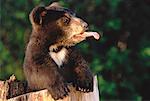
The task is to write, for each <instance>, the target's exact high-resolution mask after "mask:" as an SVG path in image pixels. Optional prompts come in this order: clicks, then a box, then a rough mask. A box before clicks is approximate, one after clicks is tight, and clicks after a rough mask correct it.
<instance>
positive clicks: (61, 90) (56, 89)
mask: <svg viewBox="0 0 150 101" xmlns="http://www.w3.org/2000/svg"><path fill="white" fill-rule="evenodd" d="M49 91H50V94H51V96H52V97H53V99H54V100H58V99H63V98H64V97H66V96H67V95H68V93H69V92H70V90H69V89H68V87H67V85H66V84H64V83H61V84H56V85H53V86H51V87H50V89H49Z"/></svg>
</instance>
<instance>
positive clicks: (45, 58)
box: [23, 4, 99, 100]
mask: <svg viewBox="0 0 150 101" xmlns="http://www.w3.org/2000/svg"><path fill="white" fill-rule="evenodd" d="M30 21H31V24H32V33H31V36H30V40H29V43H28V44H27V48H26V52H25V59H24V66H23V68H24V73H25V77H26V79H27V81H28V85H29V87H30V88H31V89H33V90H40V89H45V88H46V89H48V91H49V92H50V94H51V95H52V97H53V98H54V99H55V100H58V99H62V98H64V97H65V96H67V95H68V93H69V88H68V83H70V84H72V85H73V86H74V87H75V88H76V90H78V91H81V92H92V91H93V74H92V72H91V71H90V69H89V67H88V64H87V62H86V61H85V60H84V59H83V57H82V55H81V54H80V53H79V51H78V50H77V49H76V48H75V47H74V45H75V44H77V43H79V42H81V41H83V40H84V39H85V38H86V37H89V36H94V37H95V38H96V39H98V38H99V36H98V34H97V33H95V32H85V31H86V30H87V28H88V26H87V23H86V22H84V21H83V20H81V19H80V18H77V17H76V16H75V14H74V12H72V11H71V10H69V9H67V8H63V7H61V6H58V5H55V4H51V5H49V6H47V7H35V8H34V9H33V10H32V11H31V13H30Z"/></svg>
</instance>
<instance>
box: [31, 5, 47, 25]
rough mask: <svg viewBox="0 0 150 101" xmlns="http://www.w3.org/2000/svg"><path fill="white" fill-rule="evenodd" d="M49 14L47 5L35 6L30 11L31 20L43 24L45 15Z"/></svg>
mask: <svg viewBox="0 0 150 101" xmlns="http://www.w3.org/2000/svg"><path fill="white" fill-rule="evenodd" d="M46 14H47V10H46V9H45V7H35V8H34V9H33V10H32V12H31V13H30V20H31V22H32V23H36V24H38V25H41V24H42V22H43V17H45V16H46Z"/></svg>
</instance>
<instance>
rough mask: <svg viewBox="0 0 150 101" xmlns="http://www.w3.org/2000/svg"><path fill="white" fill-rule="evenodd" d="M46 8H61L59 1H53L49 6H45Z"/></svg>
mask: <svg viewBox="0 0 150 101" xmlns="http://www.w3.org/2000/svg"><path fill="white" fill-rule="evenodd" d="M46 8H48V9H52V10H57V9H59V8H62V5H61V4H60V3H59V2H53V3H51V4H50V5H49V6H47V7H46Z"/></svg>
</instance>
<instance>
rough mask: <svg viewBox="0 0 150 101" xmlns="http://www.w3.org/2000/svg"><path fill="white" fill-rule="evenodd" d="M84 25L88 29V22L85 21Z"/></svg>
mask: <svg viewBox="0 0 150 101" xmlns="http://www.w3.org/2000/svg"><path fill="white" fill-rule="evenodd" d="M83 27H84V29H85V30H87V29H88V24H87V23H86V22H84V23H83Z"/></svg>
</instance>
